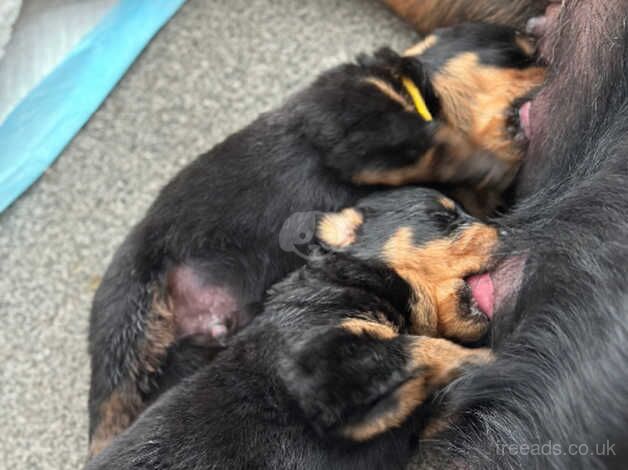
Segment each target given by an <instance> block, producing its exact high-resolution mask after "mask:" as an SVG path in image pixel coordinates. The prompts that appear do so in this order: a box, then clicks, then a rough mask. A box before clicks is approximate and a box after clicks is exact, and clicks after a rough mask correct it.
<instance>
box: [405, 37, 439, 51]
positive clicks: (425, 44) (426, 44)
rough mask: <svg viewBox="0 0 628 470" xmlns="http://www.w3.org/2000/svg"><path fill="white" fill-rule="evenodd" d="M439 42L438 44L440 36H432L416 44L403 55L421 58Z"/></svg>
mask: <svg viewBox="0 0 628 470" xmlns="http://www.w3.org/2000/svg"><path fill="white" fill-rule="evenodd" d="M437 42H438V36H435V35H434V34H431V35H429V36H428V37H426V38H425V39H424V40H423V41H421V42H419V43H418V44H415V45H414V46H412V47H410V48H408V49H406V50H405V51H404V52H403V55H404V56H405V57H416V56H420V55H421V54H423V53H424V52H425V51H426V50H428V49H430V48H431V47H434V46H435V45H436V43H437Z"/></svg>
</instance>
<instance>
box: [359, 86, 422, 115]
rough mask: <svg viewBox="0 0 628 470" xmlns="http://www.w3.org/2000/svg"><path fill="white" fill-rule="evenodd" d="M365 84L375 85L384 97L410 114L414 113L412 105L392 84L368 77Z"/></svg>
mask: <svg viewBox="0 0 628 470" xmlns="http://www.w3.org/2000/svg"><path fill="white" fill-rule="evenodd" d="M364 81H365V82H367V83H369V84H371V85H374V86H375V87H376V88H377V89H378V90H379V91H381V92H382V93H383V94H384V95H386V96H387V97H388V98H390V99H391V100H393V101H395V102H397V103H399V104H400V105H401V107H402V108H403V109H405V110H406V111H409V112H414V108H413V107H412V103H410V102H409V101H407V100H406V99H405V98H404V97H403V96H401V95H400V94H399V93H398V92H397V91H396V90H395V89H394V88H393V87H392V85H391V84H390V83H387V82H385V81H384V80H382V79H381V78H375V77H368V78H365V79H364Z"/></svg>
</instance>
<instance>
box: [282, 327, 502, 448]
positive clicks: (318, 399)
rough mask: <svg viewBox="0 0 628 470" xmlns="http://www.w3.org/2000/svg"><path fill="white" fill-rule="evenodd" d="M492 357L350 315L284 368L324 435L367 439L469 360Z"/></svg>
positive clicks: (395, 422) (412, 407)
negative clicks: (397, 330)
mask: <svg viewBox="0 0 628 470" xmlns="http://www.w3.org/2000/svg"><path fill="white" fill-rule="evenodd" d="M491 358H492V355H491V353H490V351H489V350H487V349H469V348H465V347H462V346H459V345H457V344H455V343H452V342H451V341H448V340H444V339H437V338H430V337H425V336H411V335H403V334H401V335H400V334H398V333H397V332H396V331H395V329H394V328H393V327H392V326H389V325H385V324H381V323H377V322H375V321H371V320H363V319H349V320H345V321H343V322H342V323H341V325H339V326H337V327H333V328H329V329H328V330H326V331H325V332H324V334H321V335H316V336H315V337H313V338H311V339H310V340H308V341H307V342H305V343H304V344H303V345H302V347H301V348H300V350H299V351H292V352H291V353H290V357H289V358H288V357H286V359H285V360H284V361H283V362H282V364H281V369H282V378H283V379H284V382H285V383H286V386H287V388H288V390H289V393H291V394H292V395H293V396H294V397H295V399H296V400H297V402H298V404H299V406H300V408H301V410H302V411H303V413H304V414H305V417H306V419H307V420H308V421H309V422H310V423H311V424H312V425H313V427H314V428H315V429H316V430H317V431H318V432H319V433H320V434H321V435H329V434H332V435H336V436H340V437H343V438H345V439H348V440H351V441H355V442H363V441H367V440H369V439H372V438H375V437H377V436H378V435H380V434H382V433H384V432H386V431H388V430H389V429H392V428H396V427H399V426H401V425H402V424H403V423H404V422H405V421H406V419H407V418H409V417H410V416H411V415H412V414H413V412H414V411H415V410H416V409H417V408H418V407H419V406H420V405H421V404H423V403H424V401H425V400H426V399H427V398H428V397H429V396H430V394H431V393H432V392H434V391H435V390H437V389H438V388H440V387H442V386H444V385H446V384H447V383H448V382H450V381H451V380H452V379H454V378H455V377H456V376H457V375H458V374H459V373H460V372H461V370H462V368H463V366H464V365H466V364H471V363H473V364H484V363H488V362H490V361H491Z"/></svg>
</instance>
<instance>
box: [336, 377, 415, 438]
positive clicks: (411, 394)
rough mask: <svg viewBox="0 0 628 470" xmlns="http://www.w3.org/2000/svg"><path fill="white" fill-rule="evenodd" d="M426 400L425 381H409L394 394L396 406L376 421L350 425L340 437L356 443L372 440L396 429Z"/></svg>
mask: <svg viewBox="0 0 628 470" xmlns="http://www.w3.org/2000/svg"><path fill="white" fill-rule="evenodd" d="M426 398H427V394H426V388H425V381H424V379H423V378H422V377H417V378H415V379H411V380H409V381H407V382H406V383H404V384H403V385H401V386H400V387H399V388H398V389H397V390H396V391H395V393H394V400H395V401H396V406H395V407H394V408H392V409H390V410H387V411H385V412H384V413H382V414H381V415H379V416H378V417H377V418H376V419H372V420H368V421H364V422H361V423H356V424H351V425H349V426H347V427H345V428H344V429H343V430H342V435H343V436H344V437H346V438H348V439H351V440H353V441H356V442H363V441H367V440H369V439H372V438H374V437H376V436H378V435H379V434H382V433H383V432H386V431H388V430H390V429H392V428H397V427H399V426H401V425H402V424H403V422H404V421H405V420H406V419H407V418H408V417H409V416H410V415H411V414H412V412H413V411H414V410H415V409H416V408H417V407H418V406H419V405H421V404H422V403H423V402H424V401H425V399H426Z"/></svg>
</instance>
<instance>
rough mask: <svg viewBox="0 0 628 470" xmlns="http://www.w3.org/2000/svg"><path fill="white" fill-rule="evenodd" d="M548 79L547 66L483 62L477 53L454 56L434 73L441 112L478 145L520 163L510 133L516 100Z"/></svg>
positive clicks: (519, 153) (498, 156) (519, 155)
mask: <svg viewBox="0 0 628 470" xmlns="http://www.w3.org/2000/svg"><path fill="white" fill-rule="evenodd" d="M544 79H545V69H543V68H542V67H530V68H527V69H508V68H499V67H492V66H486V65H482V64H481V63H480V61H479V58H478V56H477V54H475V53H473V52H466V53H463V54H460V55H458V56H456V57H454V58H453V59H451V60H450V61H449V62H447V64H446V65H445V66H444V67H443V68H442V69H441V70H440V71H439V72H438V73H436V74H435V75H434V76H433V77H432V85H433V87H434V89H435V90H436V93H437V95H438V96H439V98H440V103H441V114H442V116H443V117H444V119H445V120H446V121H447V122H448V123H449V125H450V126H452V127H453V128H455V129H457V130H459V131H460V132H462V133H464V134H466V135H467V136H468V138H469V140H470V141H471V142H472V143H473V144H474V145H475V146H476V147H478V148H481V149H486V150H488V151H489V152H492V153H493V154H494V155H495V156H496V157H497V158H499V159H501V160H503V161H506V162H511V163H513V164H514V163H516V162H518V161H519V160H520V158H521V150H520V149H519V147H518V146H517V145H515V143H514V142H513V141H512V138H511V137H510V136H509V135H508V133H507V118H508V111H509V109H510V107H511V106H512V103H513V102H514V101H515V100H516V99H517V98H520V97H522V96H525V95H526V94H527V93H529V92H530V91H532V90H533V89H534V88H536V87H538V86H540V85H541V84H542V83H543V81H544Z"/></svg>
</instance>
